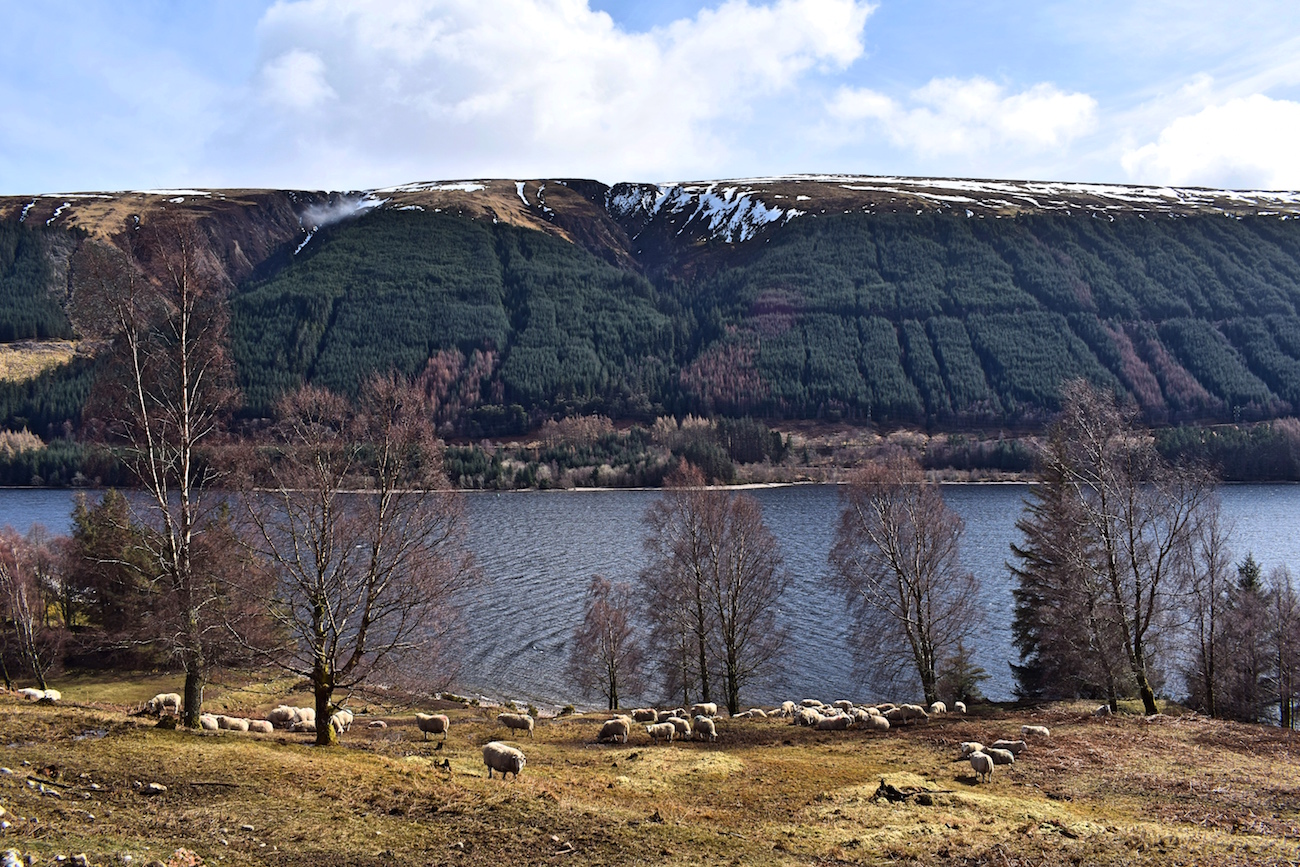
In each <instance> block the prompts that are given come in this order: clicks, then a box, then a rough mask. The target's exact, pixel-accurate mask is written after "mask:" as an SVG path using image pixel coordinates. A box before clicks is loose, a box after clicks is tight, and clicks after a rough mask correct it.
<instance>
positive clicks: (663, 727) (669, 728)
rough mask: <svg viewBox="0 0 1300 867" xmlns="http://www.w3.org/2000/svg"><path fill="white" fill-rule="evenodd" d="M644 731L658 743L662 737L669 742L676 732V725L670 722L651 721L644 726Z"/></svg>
mask: <svg viewBox="0 0 1300 867" xmlns="http://www.w3.org/2000/svg"><path fill="white" fill-rule="evenodd" d="M645 733H646V734H648V735H649V736H650V738H651V739H652V740H653V741H654V742H655V743H659V739H660V738H664V739H665V740H667V741H668V743H670V744H671V743H672V742H673V737H674V736H675V735H676V734H677V727H676V726H675V725H673V724H672V723H670V722H661V723H652V724H651V725H648V726H646V727H645Z"/></svg>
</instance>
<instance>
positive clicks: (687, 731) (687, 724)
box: [664, 716, 691, 738]
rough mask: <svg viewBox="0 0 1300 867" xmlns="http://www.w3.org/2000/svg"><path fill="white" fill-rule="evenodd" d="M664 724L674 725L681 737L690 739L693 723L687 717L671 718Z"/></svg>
mask: <svg viewBox="0 0 1300 867" xmlns="http://www.w3.org/2000/svg"><path fill="white" fill-rule="evenodd" d="M664 722H668V723H672V725H673V728H675V729H677V735H678V736H679V737H684V738H689V737H690V736H691V721H690V720H688V719H686V717H680V716H670V717H668V719H666V720H664Z"/></svg>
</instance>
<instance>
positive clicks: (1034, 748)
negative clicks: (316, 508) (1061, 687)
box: [0, 677, 1300, 865]
mask: <svg viewBox="0 0 1300 867" xmlns="http://www.w3.org/2000/svg"><path fill="white" fill-rule="evenodd" d="M55 685H56V686H58V687H59V688H60V689H62V690H63V694H64V698H63V701H62V702H61V703H59V704H57V705H36V704H30V703H26V702H23V701H21V700H19V699H18V698H16V697H14V696H11V695H2V696H0V766H3V767H4V768H5V769H7V770H4V771H0V806H2V807H3V809H4V813H3V816H2V817H0V818H3V820H4V821H6V822H8V823H9V826H8V827H7V828H5V829H4V830H3V831H2V832H0V850H3V849H9V848H12V849H16V850H18V851H19V852H21V853H24V854H32V855H34V856H35V858H36V862H37V863H54V861H55V858H57V857H58V856H60V855H62V856H67V857H70V856H73V855H77V854H82V853H84V854H85V855H86V856H87V858H88V862H89V863H91V864H124V863H133V864H137V865H139V864H147V863H149V862H150V861H151V860H157V861H159V862H160V863H165V864H174V865H184V864H196V863H204V864H216V863H229V864H268V865H270V864H275V865H281V864H282V865H297V864H305V863H316V864H349V865H351V864H358V865H367V864H376V865H378V864H496V863H503V862H514V863H527V864H538V863H551V864H583V865H588V864H710V865H715V864H736V865H740V864H858V863H863V864H897V863H903V864H966V865H975V864H996V865H1036V864H1162V865H1163V864H1205V863H1213V864H1216V865H1233V864H1272V863H1276V864H1294V863H1296V862H1297V859H1300V744H1298V743H1297V740H1296V738H1295V736H1294V735H1293V734H1291V733H1288V732H1284V731H1279V730H1276V729H1270V728H1265V727H1257V726H1241V725H1233V724H1225V723H1220V722H1215V721H1211V720H1206V719H1203V718H1199V717H1191V716H1185V717H1175V716H1172V715H1171V716H1162V717H1156V718H1153V719H1151V720H1144V719H1143V718H1142V717H1140V716H1136V715H1125V714H1121V715H1120V716H1118V717H1115V718H1112V719H1095V718H1093V717H1091V716H1090V715H1089V714H1088V713H1086V709H1085V708H1083V707H1081V706H1080V707H1064V706H1060V707H1051V708H1046V709H1040V710H1037V711H1023V712H1018V711H1008V710H1003V709H996V708H988V709H985V708H978V709H973V711H974V712H973V713H972V714H970V715H966V716H956V715H947V716H943V717H936V718H935V719H934V720H932V721H931V722H929V723H927V724H919V725H915V726H911V727H907V728H902V729H896V730H894V731H890V732H888V733H885V734H877V733H867V732H854V731H848V732H815V731H812V730H809V729H804V728H797V727H793V726H789V725H786V724H785V722H784V721H780V720H769V721H752V722H751V721H732V720H722V721H720V722H719V734H720V737H719V741H718V743H716V744H707V743H697V742H696V743H674V744H673V745H671V746H666V745H660V746H652V745H651V744H650V743H649V740H648V738H646V737H645V735H644V734H643V733H642V734H640V735H639V736H638V734H637V733H636V732H637V731H640V730H634V734H633V736H632V740H631V743H629V744H627V745H625V746H624V745H598V744H596V743H595V737H596V732H597V730H598V728H599V726H600V724H601V721H602V720H603V719H604V718H605V716H606V715H603V714H589V715H576V716H570V717H562V718H559V719H553V720H552V719H548V720H541V721H539V723H538V725H537V730H536V734H535V737H534V738H533V739H532V740H529V739H527V738H523V739H518V738H514V737H511V736H510V735H512V734H514V733H513V732H507V731H506V730H505V729H503V728H501V727H499V726H497V725H496V723H495V716H496V713H497V711H498V709H496V708H476V707H463V706H457V707H456V708H455V709H453V710H450V711H448V712H449V715H450V716H451V717H452V730H451V735H450V738H449V739H448V741H447V743H446V746H445V747H442V748H439V746H438V744H437V743H436V742H435V741H433V740H430V741H428V742H424V741H422V739H421V735H420V733H419V732H418V730H417V729H416V728H415V726H414V719H413V717H412V715H411V713H410V712H409V710H405V709H403V710H402V711H401V712H392V711H391V710H389V711H386V710H385V709H384V708H381V707H378V706H370V707H368V708H365V707H363V708H362V712H361V713H359V714H358V716H357V721H356V723H355V725H354V727H353V728H352V730H351V731H350V732H348V733H347V734H345V735H344V736H343V742H342V745H341V746H339V747H337V748H333V749H320V748H316V747H313V746H311V745H310V744H309V743H308V738H309V737H310V736H308V735H299V734H289V733H284V732H277V733H275V734H273V735H248V734H237V733H231V732H220V733H196V732H186V731H172V730H167V729H164V728H160V727H157V726H156V725H155V724H154V721H153V720H151V719H149V718H148V717H143V716H133V715H131V712H132V711H134V710H135V709H136V708H138V707H139V706H140V704H141V703H142V702H143V701H144V700H145V699H147V698H148V697H149V696H151V695H153V694H154V693H155V692H157V691H159V690H167V691H171V690H172V689H175V688H176V686H177V685H178V683H177V680H176V679H175V678H174V677H171V678H168V677H139V678H134V679H131V680H120V679H119V680H114V679H108V680H105V679H102V678H88V677H86V678H68V679H64V680H62V681H59V682H57V683H56V684H55ZM293 686H294V684H292V683H289V682H276V681H266V680H263V679H260V678H253V679H251V680H247V681H245V680H242V679H238V680H237V679H231V680H230V682H228V683H226V684H225V685H219V686H214V687H212V688H210V689H209V691H208V694H207V704H206V705H205V707H207V708H209V709H223V710H227V711H236V712H239V713H244V714H248V715H252V716H257V715H259V714H260V713H263V712H265V711H266V710H267V709H269V708H271V707H273V706H275V705H276V704H279V703H281V701H282V700H286V699H288V700H289V702H290V703H302V700H303V699H304V698H305V696H304V695H303V694H302V693H294V692H293V691H292V688H293ZM354 706H355V703H354ZM376 719H382V720H384V721H386V722H387V723H388V727H387V728H369V727H368V723H369V722H371V721H372V720H376ZM1022 723H1034V724H1041V725H1047V726H1049V727H1050V728H1051V729H1052V736H1051V737H1050V738H1049V739H1047V740H1044V741H1040V742H1036V743H1032V744H1031V745H1030V746H1029V747H1028V749H1027V750H1026V751H1025V752H1024V753H1022V754H1021V756H1020V759H1019V760H1018V761H1017V762H1016V764H1015V765H1014V766H1013V767H1010V768H1007V767H999V768H998V769H997V772H996V773H995V774H994V776H993V780H992V782H990V783H977V782H976V780H975V777H974V775H973V773H972V772H971V769H970V767H969V765H968V764H967V763H965V762H962V761H955V760H954V759H955V757H956V755H957V753H958V747H957V744H958V743H959V742H961V741H965V740H981V741H984V742H986V743H987V742H990V741H991V740H994V739H996V738H998V737H1004V736H1005V737H1011V738H1015V737H1018V736H1019V727H1020V725H1021V724H1022ZM493 739H501V740H506V741H509V742H511V743H514V744H517V745H519V746H520V747H521V748H522V749H523V750H524V752H525V753H526V754H527V756H528V765H527V767H526V768H525V769H524V772H523V774H522V775H521V776H520V777H519V778H518V779H510V780H501V779H495V778H494V779H492V780H489V779H487V777H486V775H485V768H484V766H483V763H482V758H481V747H482V745H483V744H484V743H486V742H488V741H490V740H493ZM444 762H445V763H446V766H445V767H444V766H443V763H444ZM882 779H883V780H884V781H885V782H887V783H888V784H889V785H891V786H893V787H894V788H895V789H898V790H901V791H902V792H904V793H910V794H911V797H908V798H907V799H906V800H905V801H902V802H897V803H895V802H890V801H889V800H887V799H884V798H877V797H876V795H877V790H878V789H879V788H880V787H881V782H882ZM137 783H139V784H142V785H143V784H148V783H160V784H162V785H164V786H166V787H167V788H166V792H164V793H162V794H157V795H152V796H151V795H147V794H145V793H144V791H143V789H142V788H141V787H140V786H137ZM127 856H130V860H129V861H128V860H127Z"/></svg>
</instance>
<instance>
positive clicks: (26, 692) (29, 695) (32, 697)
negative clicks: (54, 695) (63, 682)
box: [18, 686, 45, 701]
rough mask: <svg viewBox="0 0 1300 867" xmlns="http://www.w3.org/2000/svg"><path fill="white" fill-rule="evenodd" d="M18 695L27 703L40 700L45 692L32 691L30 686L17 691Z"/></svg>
mask: <svg viewBox="0 0 1300 867" xmlns="http://www.w3.org/2000/svg"><path fill="white" fill-rule="evenodd" d="M18 695H20V696H22V697H23V698H25V699H27V700H28V701H40V700H41V699H43V698H45V690H43V689H34V688H32V687H30V686H25V687H23V688H22V689H20V690H18Z"/></svg>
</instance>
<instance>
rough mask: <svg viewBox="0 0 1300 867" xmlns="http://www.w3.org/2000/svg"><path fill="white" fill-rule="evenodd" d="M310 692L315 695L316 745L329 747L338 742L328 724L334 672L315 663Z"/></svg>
mask: <svg viewBox="0 0 1300 867" xmlns="http://www.w3.org/2000/svg"><path fill="white" fill-rule="evenodd" d="M311 680H312V692H313V693H314V694H315V696H316V746H318V747H331V746H334V745H335V744H337V743H338V740H339V738H338V733H337V732H335V731H334V726H332V725H330V716H331V711H330V702H331V701H332V700H333V698H334V672H332V671H331V670H330V669H329V666H327V665H324V664H322V663H321V662H319V661H318V662H317V663H316V667H315V669H314V670H313V671H312V677H311Z"/></svg>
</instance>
